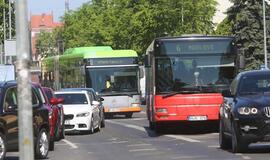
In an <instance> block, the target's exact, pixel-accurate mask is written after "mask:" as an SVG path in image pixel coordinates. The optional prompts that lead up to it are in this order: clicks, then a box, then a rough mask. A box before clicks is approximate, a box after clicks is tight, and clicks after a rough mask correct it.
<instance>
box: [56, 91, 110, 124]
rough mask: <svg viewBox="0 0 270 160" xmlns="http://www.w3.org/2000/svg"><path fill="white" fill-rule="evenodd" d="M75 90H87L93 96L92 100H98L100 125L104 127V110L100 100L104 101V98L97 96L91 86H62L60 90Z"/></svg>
mask: <svg viewBox="0 0 270 160" xmlns="http://www.w3.org/2000/svg"><path fill="white" fill-rule="evenodd" d="M74 90H75V91H76V90H83V91H87V92H88V94H89V95H90V96H91V97H93V100H94V101H98V102H99V106H98V108H99V113H100V117H101V127H102V128H104V127H105V114H104V112H105V110H104V106H103V103H102V101H104V99H103V98H102V97H100V96H98V95H97V94H96V92H95V90H94V89H93V88H64V89H62V90H61V91H74Z"/></svg>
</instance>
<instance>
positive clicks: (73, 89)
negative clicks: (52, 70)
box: [60, 88, 95, 92]
mask: <svg viewBox="0 0 270 160" xmlns="http://www.w3.org/2000/svg"><path fill="white" fill-rule="evenodd" d="M77 90H83V91H91V92H95V90H94V89H93V88H63V89H61V90H60V91H77Z"/></svg>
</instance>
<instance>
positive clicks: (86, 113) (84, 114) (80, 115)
mask: <svg viewBox="0 0 270 160" xmlns="http://www.w3.org/2000/svg"><path fill="white" fill-rule="evenodd" d="M89 115H90V113H89V112H85V113H80V114H77V116H76V117H87V116H89Z"/></svg>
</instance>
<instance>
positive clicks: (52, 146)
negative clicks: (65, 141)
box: [49, 138, 54, 151]
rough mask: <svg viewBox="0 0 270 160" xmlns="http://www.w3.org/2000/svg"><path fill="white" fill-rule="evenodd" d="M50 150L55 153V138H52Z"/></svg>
mask: <svg viewBox="0 0 270 160" xmlns="http://www.w3.org/2000/svg"><path fill="white" fill-rule="evenodd" d="M49 150H50V151H54V138H50V144H49Z"/></svg>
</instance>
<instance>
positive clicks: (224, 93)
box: [222, 89, 233, 97]
mask: <svg viewBox="0 0 270 160" xmlns="http://www.w3.org/2000/svg"><path fill="white" fill-rule="evenodd" d="M222 96H223V97H232V96H233V95H232V93H231V91H230V90H228V89H226V90H223V91H222Z"/></svg>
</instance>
